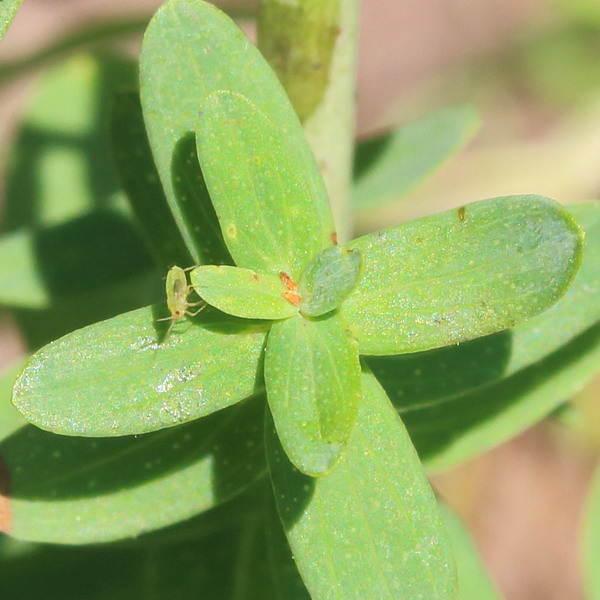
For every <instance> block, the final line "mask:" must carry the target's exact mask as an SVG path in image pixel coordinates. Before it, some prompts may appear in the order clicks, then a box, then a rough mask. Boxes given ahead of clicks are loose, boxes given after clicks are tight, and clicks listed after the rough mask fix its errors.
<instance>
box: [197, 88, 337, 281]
mask: <svg viewBox="0 0 600 600" xmlns="http://www.w3.org/2000/svg"><path fill="white" fill-rule="evenodd" d="M276 116H277V113H275V115H270V114H268V113H264V112H262V111H261V110H260V109H259V108H258V106H257V105H256V104H255V103H254V102H253V101H252V100H251V99H250V98H248V97H246V96H242V95H240V94H239V93H236V92H230V91H228V90H225V91H218V92H215V93H213V94H211V95H210V96H209V97H208V98H207V100H206V102H205V103H204V104H203V105H202V109H201V111H200V119H199V121H198V130H197V135H196V140H197V144H198V158H199V159H200V164H201V165H202V170H203V172H204V175H205V178H206V183H207V186H208V189H209V191H210V195H211V198H212V200H213V204H214V205H215V209H216V212H217V216H218V218H219V222H220V223H221V228H222V230H223V237H224V239H225V242H226V244H227V246H228V248H229V250H230V251H231V255H232V256H233V258H234V260H235V262H236V264H238V265H239V266H241V267H248V268H250V269H254V270H256V271H266V272H271V273H273V274H279V273H280V272H281V271H284V272H285V273H288V274H289V275H291V276H292V277H293V278H294V279H298V278H299V277H300V275H301V274H302V271H303V270H304V267H305V266H306V265H307V264H308V263H309V262H310V261H311V260H312V258H313V256H314V255H315V254H317V253H318V252H319V251H320V250H322V249H323V248H324V247H325V246H326V245H331V243H332V241H331V239H330V235H331V233H332V231H333V228H332V225H331V223H327V222H322V221H321V220H320V219H319V213H318V212H317V210H316V207H317V204H316V201H321V202H323V203H326V196H324V194H325V192H324V191H323V189H321V186H322V183H320V184H319V187H317V183H316V182H317V181H318V177H317V176H316V175H312V171H311V167H312V165H304V164H302V162H299V159H300V158H301V157H300V156H299V155H298V154H299V153H298V151H297V149H296V145H297V144H299V141H298V139H295V138H294V137H290V136H289V133H288V132H287V127H288V125H287V124H286V123H285V122H283V123H280V122H277V121H276V120H274V118H275V117H276Z"/></svg>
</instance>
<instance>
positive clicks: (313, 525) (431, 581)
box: [266, 375, 456, 600]
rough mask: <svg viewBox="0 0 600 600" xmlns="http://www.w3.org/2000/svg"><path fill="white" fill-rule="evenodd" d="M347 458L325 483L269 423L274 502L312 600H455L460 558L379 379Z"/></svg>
mask: <svg viewBox="0 0 600 600" xmlns="http://www.w3.org/2000/svg"><path fill="white" fill-rule="evenodd" d="M362 389H363V397H362V399H361V404H360V407H359V415H358V419H357V423H356V426H355V428H354V431H353V432H352V437H351V441H350V443H349V444H348V447H347V448H346V452H345V453H344V455H343V457H342V458H341V460H340V462H339V463H338V465H337V466H336V467H335V469H334V470H333V471H332V472H331V473H330V474H329V475H327V476H325V477H320V478H318V479H310V478H309V477H307V476H305V475H302V474H301V473H299V472H298V471H296V470H295V469H294V467H293V466H292V465H291V464H290V463H289V462H288V460H287V458H286V456H285V453H284V452H283V450H282V448H281V446H280V445H279V442H278V440H277V435H276V433H275V431H274V429H273V426H272V423H271V424H270V423H269V421H270V420H267V432H266V439H267V458H268V463H269V468H270V470H271V476H272V479H273V487H274V489H275V499H276V500H277V505H278V508H279V514H280V516H281V519H282V521H283V524H284V528H285V530H286V533H287V536H288V540H289V542H290V546H291V548H292V551H293V553H294V558H295V560H296V564H297V565H298V569H299V570H300V573H301V575H302V577H303V579H304V583H305V584H306V586H307V588H308V590H309V592H310V594H311V597H312V598H313V600H330V599H338V598H343V599H344V600H365V598H377V599H378V600H388V599H389V600H398V598H402V599H403V600H413V599H415V600H416V599H423V598H427V599H428V600H437V599H439V600H442V599H443V600H448V599H449V598H454V597H455V595H454V594H455V591H456V581H455V574H454V568H453V564H452V551H451V549H450V545H449V541H448V539H447V538H446V533H445V531H444V528H443V526H442V522H441V519H440V516H439V513H438V510H437V506H436V502H435V499H434V496H433V493H432V491H431V488H430V487H429V484H428V482H427V480H426V479H425V477H424V475H423V472H422V469H421V465H420V463H419V460H418V458H417V455H416V453H415V451H414V448H413V447H412V445H411V443H410V439H409V437H408V434H407V433H406V430H405V429H404V427H403V425H402V422H401V421H400V419H399V418H398V415H397V414H396V413H395V411H394V410H393V407H392V406H391V405H390V404H389V401H388V399H387V397H386V395H385V392H384V391H383V390H382V389H381V387H380V386H379V385H378V384H377V381H376V380H375V378H374V377H373V376H372V375H364V376H363V382H362Z"/></svg>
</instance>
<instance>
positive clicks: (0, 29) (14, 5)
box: [0, 0, 23, 39]
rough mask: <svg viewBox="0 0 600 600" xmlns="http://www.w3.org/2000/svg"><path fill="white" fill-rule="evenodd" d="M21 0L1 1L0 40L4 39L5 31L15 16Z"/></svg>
mask: <svg viewBox="0 0 600 600" xmlns="http://www.w3.org/2000/svg"><path fill="white" fill-rule="evenodd" d="M21 2H23V0H2V3H1V4H0V39H1V38H3V37H4V34H5V33H6V30H7V29H8V27H9V26H10V24H11V23H12V20H13V19H14V18H15V15H16V14H17V9H18V8H19V6H20V5H21Z"/></svg>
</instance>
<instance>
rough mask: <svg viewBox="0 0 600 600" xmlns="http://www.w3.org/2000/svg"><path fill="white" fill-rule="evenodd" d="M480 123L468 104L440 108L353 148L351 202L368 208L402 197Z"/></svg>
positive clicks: (469, 136) (463, 143)
mask: <svg viewBox="0 0 600 600" xmlns="http://www.w3.org/2000/svg"><path fill="white" fill-rule="evenodd" d="M478 126H479V116H478V114H477V111H476V110H475V109H474V108H473V107H471V106H459V107H454V108H444V109H442V110H439V111H437V112H435V113H433V114H431V115H428V116H426V117H424V118H422V119H420V120H419V121H416V122H414V123H408V124H407V125H403V126H401V127H399V128H398V129H397V130H396V131H394V132H392V133H388V134H387V135H383V136H381V137H376V138H374V139H370V140H366V141H364V142H362V143H360V144H359V145H358V147H357V149H356V157H355V167H354V180H355V182H354V189H353V191H352V205H353V207H354V208H355V209H358V210H365V209H372V208H374V207H376V206H380V205H382V204H388V203H390V202H394V201H396V200H399V199H401V198H402V197H403V196H405V195H406V194H408V193H409V192H412V191H413V189H415V188H416V187H417V186H418V185H419V184H420V183H421V182H422V181H423V180H424V179H426V178H427V177H428V176H429V175H431V174H432V173H433V172H434V171H435V170H436V169H438V168H440V167H441V166H442V165H443V164H444V163H445V161H446V160H448V158H450V157H451V156H452V155H453V154H455V153H456V152H458V151H459V150H460V149H461V148H462V147H463V146H464V145H465V144H466V143H467V142H468V141H469V140H470V139H471V138H472V136H473V134H474V133H475V132H476V131H477V128H478Z"/></svg>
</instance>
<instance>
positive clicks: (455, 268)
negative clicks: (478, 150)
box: [341, 196, 583, 354]
mask: <svg viewBox="0 0 600 600" xmlns="http://www.w3.org/2000/svg"><path fill="white" fill-rule="evenodd" d="M582 245H583V233H582V231H581V230H580V229H579V227H578V226H577V224H576V222H575V221H574V219H573V218H572V216H571V215H570V214H569V213H568V212H567V211H566V210H564V209H563V208H562V207H561V206H560V205H558V204H556V203H555V202H553V201H552V200H548V199H547V198H541V197H539V196H509V197H506V198H496V199H492V200H487V201H481V202H475V203H473V204H469V205H468V206H465V207H462V208H459V209H458V210H450V211H446V212H443V213H439V214H437V215H433V216H429V217H424V218H421V219H417V220H415V221H410V222H408V223H402V224H400V225H397V226H395V227H392V228H390V229H387V230H385V231H381V232H377V233H373V234H369V235H366V236H364V237H362V238H359V239H357V240H354V241H353V242H351V243H350V244H349V245H348V246H349V247H350V248H356V249H358V250H360V252H361V254H362V255H363V263H364V265H363V274H362V276H361V278H360V281H359V282H358V284H357V286H356V287H355V289H354V290H353V291H352V292H351V294H350V295H349V296H348V298H347V299H346V301H345V302H344V303H343V305H342V307H341V313H342V315H343V316H344V318H345V319H346V321H347V322H348V324H349V326H350V327H351V330H352V333H353V334H354V336H355V337H356V338H357V339H358V341H359V344H360V351H361V354H401V353H405V352H417V351H422V350H429V349H431V348H437V347H441V346H448V345H450V344H455V343H457V342H462V341H465V340H469V339H473V338H476V337H480V336H483V335H487V334H490V333H494V332H496V331H499V330H502V329H506V328H508V327H511V326H513V325H514V324H515V323H517V322H518V321H521V320H524V319H527V318H529V317H532V316H534V315H536V314H538V313H540V312H542V311H543V310H545V309H547V308H549V307H550V306H551V305H552V304H554V303H555V302H556V301H557V300H558V298H560V296H562V294H564V292H565V291H566V289H567V287H568V285H569V283H570V282H571V280H572V278H573V276H574V275H575V273H576V271H577V268H578V266H579V262H580V260H581V254H582V252H581V251H582Z"/></svg>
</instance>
